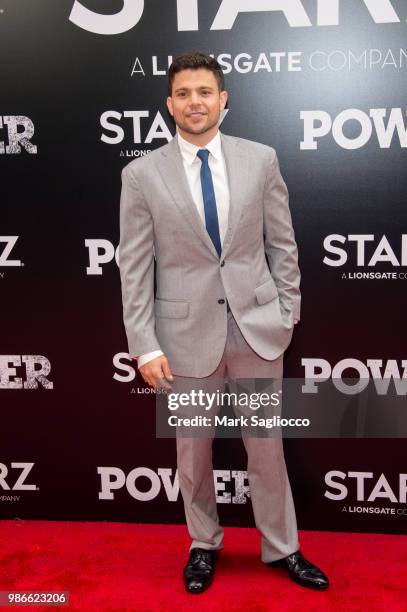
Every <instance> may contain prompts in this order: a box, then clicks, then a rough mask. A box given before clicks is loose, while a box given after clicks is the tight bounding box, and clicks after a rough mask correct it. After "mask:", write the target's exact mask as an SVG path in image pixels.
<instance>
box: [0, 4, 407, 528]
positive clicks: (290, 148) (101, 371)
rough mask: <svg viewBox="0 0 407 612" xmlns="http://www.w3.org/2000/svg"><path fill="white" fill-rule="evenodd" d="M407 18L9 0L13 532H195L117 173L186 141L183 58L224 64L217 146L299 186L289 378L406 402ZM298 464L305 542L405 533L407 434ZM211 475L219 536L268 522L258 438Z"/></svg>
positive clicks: (1, 110)
mask: <svg viewBox="0 0 407 612" xmlns="http://www.w3.org/2000/svg"><path fill="white" fill-rule="evenodd" d="M406 19H407V4H406V2H405V1H404V0H352V1H345V0H284V2H280V1H277V0H239V1H236V0H205V1H204V0H166V1H163V0H148V1H146V2H144V1H143V0H104V1H102V0H83V1H81V2H80V1H78V0H76V1H75V0H61V1H58V2H55V1H53V0H42V1H41V2H32V0H20V1H19V2H15V1H14V0H2V1H1V2H0V49H1V61H0V172H1V188H0V189H1V191H0V194H1V195H0V198H1V217H0V219H1V226H0V234H1V235H0V295H1V301H0V309H1V310H0V312H1V327H0V354H1V356H0V375H1V378H0V406H1V410H0V418H1V434H0V517H1V518H13V517H19V518H26V519H29V518H42V519H74V520H76V519H87V520H89V519H90V520H118V521H142V522H143V521H152V522H177V521H179V522H182V521H183V520H184V515H183V506H182V500H181V496H180V494H179V490H178V480H177V474H176V455H175V443H174V440H172V439H157V438H156V435H155V402H154V397H153V396H152V394H149V393H148V392H147V390H146V389H145V387H144V386H143V384H142V381H141V378H140V376H138V375H137V371H136V369H135V363H134V362H131V361H130V360H129V355H128V353H127V345H126V339H125V334H124V328H123V324H122V307H121V294H120V282H119V272H118V267H117V245H118V241H119V195H120V172H121V169H122V168H123V166H124V165H126V164H127V163H128V162H130V161H131V160H133V159H137V158H138V157H141V156H143V155H148V153H149V151H151V150H153V149H156V148H157V147H160V146H161V145H163V144H165V143H167V142H168V141H169V140H170V139H171V138H172V137H173V135H174V133H175V130H174V125H173V123H172V121H171V118H170V116H169V115H168V113H167V111H166V105H165V98H166V95H167V71H168V65H169V63H170V62H171V58H172V57H173V56H175V55H177V54H179V53H181V52H184V51H188V50H191V49H199V50H202V51H204V52H207V53H210V54H213V55H214V56H215V57H216V58H217V59H218V61H219V62H220V64H221V66H222V68H223V70H224V73H225V77H226V83H227V89H228V91H229V94H230V99H229V105H228V109H227V113H226V114H225V116H224V119H223V123H222V126H221V129H222V130H223V132H224V133H226V134H232V135H236V136H241V137H244V138H248V139H251V140H256V141H260V142H263V143H265V144H268V145H271V146H273V147H274V148H275V149H276V150H277V153H278V156H279V160H280V165H281V171H282V174H283V176H284V178H285V180H286V183H287V185H288V188H289V191H290V197H291V210H292V215H293V222H294V227H295V232H296V238H297V241H298V245H299V252H300V267H301V271H302V292H303V310H302V320H301V323H300V325H298V327H297V328H296V330H295V334H294V339H293V342H292V345H291V346H290V348H289V350H288V351H287V353H286V363H285V374H286V376H288V377H299V378H300V377H303V376H305V375H306V376H307V377H311V378H312V377H316V378H317V380H318V381H319V382H321V383H322V380H329V379H331V378H335V380H341V379H345V378H346V377H347V376H349V377H351V378H352V379H358V378H360V379H364V378H369V377H370V378H371V379H373V378H374V380H375V381H376V382H377V381H379V382H380V381H381V379H384V380H385V381H387V382H388V383H389V384H390V385H391V384H393V383H394V381H395V380H396V381H398V386H397V390H396V393H397V394H399V395H401V396H402V395H404V396H405V394H406V385H405V384H404V382H403V380H404V381H405V382H407V380H406V378H407V348H406V341H405V340H406V324H405V321H406V319H405V316H406V315H405V313H406V307H407V300H406V295H407V291H406V289H407V224H406V222H407V213H406V194H407V172H406V169H407V168H406V148H407V129H406V126H407V119H406V103H407V97H406V94H407V79H406V76H407V47H406V35H407V23H406ZM197 350H199V347H197ZM319 382H318V384H316V386H314V390H313V392H314V393H318V391H319ZM403 385H404V386H403ZM357 389H358V387H357V386H356V387H355V389H354V390H352V391H351V393H354V395H355V401H357V398H356V394H357V393H358V391H357ZM377 392H378V393H379V392H380V386H379V387H378V391H377ZM326 410H327V411H329V410H330V405H329V402H327V405H326ZM389 418H391V415H389ZM379 436H380V433H379ZM285 448H286V459H287V464H288V469H289V474H290V478H291V482H292V486H293V492H294V497H295V501H296V507H297V512H298V521H299V525H300V527H301V528H309V529H332V530H349V531H372V532H390V533H399V532H405V531H406V525H407V504H406V495H407V463H406V452H405V448H406V442H405V440H404V439H401V438H397V437H395V438H392V439H389V438H380V437H375V438H360V439H357V438H355V437H354V436H353V437H350V438H347V437H344V438H342V439H339V438H337V439H332V438H331V439H322V438H321V439H289V440H286V441H285ZM214 467H215V472H214V478H215V481H216V491H217V496H218V502H219V513H220V517H221V520H222V521H223V523H224V524H229V525H232V524H233V525H252V524H253V518H252V513H251V505H250V497H249V495H250V493H249V491H248V487H247V479H246V472H245V469H246V458H245V455H244V452H243V450H242V444H241V441H240V440H216V441H215V445H214Z"/></svg>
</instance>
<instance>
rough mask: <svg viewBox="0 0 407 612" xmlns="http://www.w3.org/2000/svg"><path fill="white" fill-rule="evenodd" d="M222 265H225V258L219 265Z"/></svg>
mask: <svg viewBox="0 0 407 612" xmlns="http://www.w3.org/2000/svg"><path fill="white" fill-rule="evenodd" d="M224 265H225V260H223V261H221V263H220V267H221V268H223V266H224Z"/></svg>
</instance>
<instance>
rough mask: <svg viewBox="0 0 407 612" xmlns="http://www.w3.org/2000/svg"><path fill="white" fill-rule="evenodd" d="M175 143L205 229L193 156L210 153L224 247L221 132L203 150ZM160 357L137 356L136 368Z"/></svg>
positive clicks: (227, 197)
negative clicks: (201, 151) (205, 151)
mask: <svg viewBox="0 0 407 612" xmlns="http://www.w3.org/2000/svg"><path fill="white" fill-rule="evenodd" d="M177 139H178V145H179V148H180V152H181V157H182V162H183V165H184V169H185V173H186V176H187V180H188V185H189V189H190V191H191V195H192V199H193V201H194V203H195V206H196V208H197V210H198V213H199V216H200V217H201V219H202V223H203V225H204V227H205V226H206V224H205V209H204V203H203V195H202V186H201V165H202V163H201V160H200V159H199V157H197V155H196V154H197V153H198V151H199V149H203V148H204V149H208V151H209V157H208V164H209V168H210V170H211V173H212V181H213V188H214V190H215V198H216V208H217V210H218V222H219V234H220V241H221V244H223V240H224V238H225V235H226V231H227V228H228V216H229V205H230V193H229V185H228V180H227V173H226V165H225V159H224V156H223V153H222V146H221V139H220V132H219V130H218V131H217V133H216V136H214V138H212V140H211V141H210V142H208V144H207V145H206V146H205V147H197V146H196V145H194V144H192V143H190V142H188V141H187V140H185V138H182V136H181V135H180V134H179V132H178V133H177ZM160 355H163V352H162V351H151V352H150V353H146V354H145V355H140V357H138V358H137V363H138V367H139V368H140V367H141V366H143V365H144V364H145V363H147V362H148V361H151V360H152V359H155V358H156V357H160Z"/></svg>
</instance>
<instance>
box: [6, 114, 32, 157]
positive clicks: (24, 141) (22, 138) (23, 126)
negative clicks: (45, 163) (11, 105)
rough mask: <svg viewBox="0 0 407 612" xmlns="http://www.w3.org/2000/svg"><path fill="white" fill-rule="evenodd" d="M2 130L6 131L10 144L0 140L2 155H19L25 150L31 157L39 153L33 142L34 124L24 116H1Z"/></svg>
mask: <svg viewBox="0 0 407 612" xmlns="http://www.w3.org/2000/svg"><path fill="white" fill-rule="evenodd" d="M1 129H4V130H5V131H6V134H7V138H8V144H5V142H4V141H3V140H0V155H4V154H6V155H14V154H19V153H21V151H22V150H23V149H24V151H26V152H27V153H30V154H31V155H33V154H36V153H37V146H36V145H35V144H33V143H32V142H31V138H32V137H33V136H34V124H33V122H32V121H31V119H29V118H28V117H24V116H23V115H4V116H3V117H2V116H0V130H1Z"/></svg>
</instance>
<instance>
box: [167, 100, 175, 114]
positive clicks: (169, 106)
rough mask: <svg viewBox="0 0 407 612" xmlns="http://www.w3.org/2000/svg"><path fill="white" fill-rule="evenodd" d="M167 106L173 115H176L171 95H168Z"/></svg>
mask: <svg viewBox="0 0 407 612" xmlns="http://www.w3.org/2000/svg"><path fill="white" fill-rule="evenodd" d="M167 108H168V112H169V113H170V115H171V117H173V116H174V112H173V109H172V98H171V96H168V98H167Z"/></svg>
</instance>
